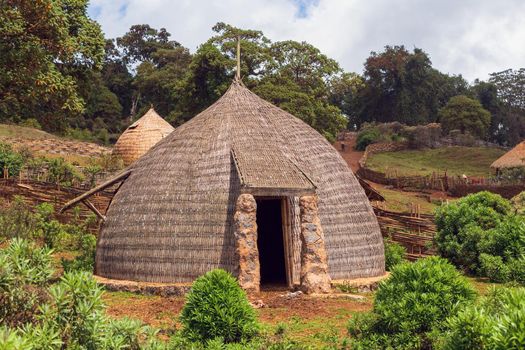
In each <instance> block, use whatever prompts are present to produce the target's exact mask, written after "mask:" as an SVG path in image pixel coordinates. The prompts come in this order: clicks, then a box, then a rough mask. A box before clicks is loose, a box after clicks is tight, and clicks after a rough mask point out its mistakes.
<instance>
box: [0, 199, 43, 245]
mask: <svg viewBox="0 0 525 350" xmlns="http://www.w3.org/2000/svg"><path fill="white" fill-rule="evenodd" d="M37 224H38V223H37V218H36V217H35V216H34V215H33V213H32V212H31V210H30V207H29V206H28V205H27V203H26V202H24V200H23V199H22V197H19V196H15V197H14V199H13V200H12V201H11V203H9V204H7V205H0V227H1V228H2V230H1V231H0V237H3V238H7V239H9V238H15V237H16V238H24V239H27V238H34V237H35V234H36V231H37Z"/></svg>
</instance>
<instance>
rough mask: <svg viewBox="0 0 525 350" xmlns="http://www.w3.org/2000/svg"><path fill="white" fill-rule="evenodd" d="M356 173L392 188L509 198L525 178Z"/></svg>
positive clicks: (362, 170)
mask: <svg viewBox="0 0 525 350" xmlns="http://www.w3.org/2000/svg"><path fill="white" fill-rule="evenodd" d="M357 174H358V175H359V176H360V177H361V178H363V179H366V180H369V181H372V182H375V183H379V184H383V185H387V186H392V187H394V188H399V189H412V190H418V191H425V190H428V191H443V192H448V193H450V194H451V195H453V196H456V197H462V196H465V195H467V194H469V193H476V192H479V191H489V192H493V193H497V194H499V195H501V196H502V197H504V198H507V199H510V198H512V197H514V196H515V195H517V194H518V193H520V192H522V191H525V180H523V179H514V180H512V179H506V180H501V179H497V178H486V177H467V178H463V177H461V176H457V175H453V176H450V175H448V174H447V173H443V174H438V173H432V174H430V175H426V176H397V174H396V173H391V174H384V173H381V172H378V171H375V170H371V169H367V168H360V169H359V170H358V171H357Z"/></svg>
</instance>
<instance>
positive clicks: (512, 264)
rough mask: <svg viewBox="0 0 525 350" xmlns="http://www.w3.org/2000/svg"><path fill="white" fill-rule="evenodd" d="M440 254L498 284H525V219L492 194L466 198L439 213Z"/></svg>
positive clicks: (437, 240) (437, 218)
mask: <svg viewBox="0 0 525 350" xmlns="http://www.w3.org/2000/svg"><path fill="white" fill-rule="evenodd" d="M436 224H437V227H438V232H437V234H436V237H435V242H436V245H437V247H438V251H439V253H440V254H441V255H442V256H444V257H446V258H448V259H449V260H450V261H452V262H453V263H454V264H456V265H457V266H458V267H462V268H466V269H468V270H469V271H470V272H471V273H475V274H478V275H480V276H484V277H489V279H490V280H491V281H494V282H510V281H515V282H518V283H522V284H523V283H525V217H523V216H521V215H514V213H513V209H512V207H511V206H510V202H509V201H507V200H505V199H503V198H501V197H500V196H498V195H495V194H490V193H488V192H479V193H477V194H473V195H469V196H467V197H464V198H462V199H460V200H458V201H456V202H455V203H452V204H449V205H446V206H442V207H441V208H439V209H438V210H437V212H436Z"/></svg>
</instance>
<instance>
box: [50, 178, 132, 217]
mask: <svg viewBox="0 0 525 350" xmlns="http://www.w3.org/2000/svg"><path fill="white" fill-rule="evenodd" d="M130 174H131V170H128V171H125V172H123V173H121V174H119V175H117V176H115V177H114V178H112V179H110V180H108V181H106V182H104V183H102V184H100V185H98V186H96V187H94V188H92V189H91V190H89V191H87V192H84V193H83V194H81V195H80V196H78V197H76V198H74V199H72V200H70V201H69V202H67V203H66V204H64V206H63V207H62V208H61V209H60V213H63V212H64V211H66V210H68V209H69V208H71V207H72V206H73V205H75V204H77V203H78V202H82V203H84V204H85V205H86V207H88V208H89V209H90V210H91V211H92V212H93V213H95V215H97V216H98V217H99V218H100V219H102V221H105V220H106V217H105V216H104V215H102V213H101V212H100V211H99V210H98V209H97V208H96V207H95V206H94V205H93V203H91V202H90V201H89V200H88V198H89V197H91V196H92V195H94V194H95V193H97V192H100V191H102V190H104V189H105V188H108V187H109V186H112V185H114V184H116V183H117V182H121V181H124V180H125V179H126V178H127V177H128V176H129V175H130Z"/></svg>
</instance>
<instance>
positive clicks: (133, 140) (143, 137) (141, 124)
mask: <svg viewBox="0 0 525 350" xmlns="http://www.w3.org/2000/svg"><path fill="white" fill-rule="evenodd" d="M173 130H174V129H173V126H171V125H170V124H169V123H168V122H167V121H165V120H164V119H162V117H161V116H159V115H158V114H157V112H155V110H154V109H153V108H150V109H149V110H148V112H146V114H144V116H142V117H141V118H140V119H139V120H137V121H136V122H135V123H133V124H131V125H130V126H129V127H128V128H127V129H126V131H124V132H123V133H122V135H120V137H119V138H118V140H117V142H116V143H115V147H113V155H115V156H117V157H120V158H122V160H123V161H124V165H126V166H128V165H130V164H131V163H133V162H134V161H136V160H137V159H139V158H140V157H142V155H144V154H145V153H146V152H147V151H149V149H150V148H151V147H153V146H155V144H157V142H159V141H160V140H162V139H163V138H164V137H166V136H167V135H169V134H170V133H171V132H172V131H173Z"/></svg>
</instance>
